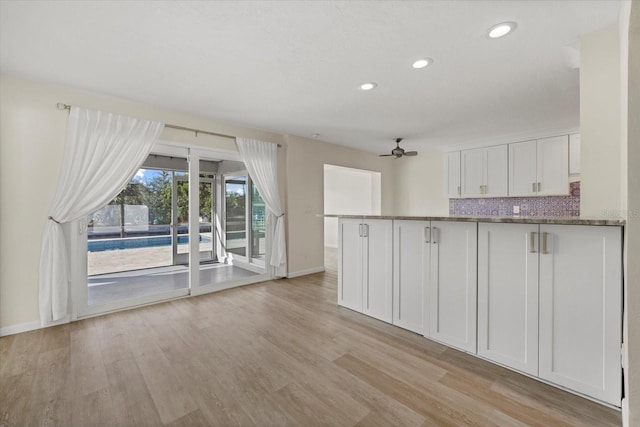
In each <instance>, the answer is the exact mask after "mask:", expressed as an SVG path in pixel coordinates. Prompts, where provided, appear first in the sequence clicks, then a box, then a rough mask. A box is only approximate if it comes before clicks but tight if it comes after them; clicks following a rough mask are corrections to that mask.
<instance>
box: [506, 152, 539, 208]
mask: <svg viewBox="0 0 640 427" xmlns="http://www.w3.org/2000/svg"><path fill="white" fill-rule="evenodd" d="M536 153H537V145H536V141H527V142H518V143H515V144H509V196H534V195H536V191H537V182H538V181H537V178H536V174H537V170H536Z"/></svg>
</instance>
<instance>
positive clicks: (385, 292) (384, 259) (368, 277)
mask: <svg viewBox="0 0 640 427" xmlns="http://www.w3.org/2000/svg"><path fill="white" fill-rule="evenodd" d="M363 226H364V240H363V242H364V245H365V247H364V262H365V266H364V267H365V268H364V278H363V285H364V294H363V298H364V300H363V301H362V312H363V313H364V314H367V315H369V316H371V317H375V318H376V319H380V320H384V321H385V322H389V323H392V321H393V317H392V309H393V295H392V292H393V221H391V220H386V219H367V220H365V221H364V225H363Z"/></svg>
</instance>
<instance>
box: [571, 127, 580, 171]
mask: <svg viewBox="0 0 640 427" xmlns="http://www.w3.org/2000/svg"><path fill="white" fill-rule="evenodd" d="M579 173H580V134H579V133H574V134H571V135H569V174H570V175H576V174H579Z"/></svg>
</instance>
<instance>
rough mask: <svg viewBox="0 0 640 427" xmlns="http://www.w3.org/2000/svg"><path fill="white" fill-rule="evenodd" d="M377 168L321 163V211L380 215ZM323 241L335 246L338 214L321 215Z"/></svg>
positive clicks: (379, 181)
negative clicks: (332, 216) (322, 174)
mask: <svg viewBox="0 0 640 427" xmlns="http://www.w3.org/2000/svg"><path fill="white" fill-rule="evenodd" d="M381 184H382V176H381V174H380V172H371V171H366V170H362V169H353V168H344V167H341V166H335V165H324V213H325V214H343V215H380V212H381V201H382V197H381V190H382V189H381ZM324 245H325V246H328V247H330V248H337V247H338V218H325V219H324Z"/></svg>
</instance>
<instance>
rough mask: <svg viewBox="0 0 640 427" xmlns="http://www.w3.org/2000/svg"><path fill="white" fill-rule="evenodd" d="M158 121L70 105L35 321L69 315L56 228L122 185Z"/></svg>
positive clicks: (65, 268)
mask: <svg viewBox="0 0 640 427" xmlns="http://www.w3.org/2000/svg"><path fill="white" fill-rule="evenodd" d="M163 128H164V124H163V123H160V122H154V121H150V120H142V119H136V118H132V117H127V116H122V115H117V114H112V113H104V112H100V111H93V110H88V109H84V108H78V107H71V111H70V113H69V121H68V123H67V139H66V144H65V149H64V150H65V151H64V159H63V163H62V171H61V173H60V179H59V181H58V189H57V192H56V195H55V197H54V200H53V206H52V207H51V210H50V216H49V221H48V222H47V225H46V226H45V230H44V235H43V238H42V251H41V257H40V280H39V281H40V291H39V305H40V321H41V323H42V325H43V326H45V325H47V324H49V323H51V322H52V321H56V320H60V319H62V318H64V317H66V316H67V315H69V303H68V302H69V288H70V286H69V285H70V283H69V280H70V278H69V257H68V254H67V245H66V242H65V237H64V233H63V229H62V226H63V224H65V223H68V222H71V221H75V220H79V219H83V218H85V217H86V216H87V215H89V214H91V213H92V212H95V211H97V210H98V209H100V208H101V207H102V206H104V205H106V204H107V203H109V202H110V201H111V200H112V199H113V198H114V197H115V196H117V195H118V193H120V191H122V190H123V189H124V187H126V185H127V183H128V182H129V181H130V180H131V179H132V178H133V176H134V174H135V173H136V171H137V170H138V169H139V168H140V166H141V165H142V163H143V162H144V160H145V159H146V158H147V156H148V155H149V153H150V152H151V149H152V148H153V145H154V144H155V142H156V141H157V139H158V137H159V136H160V133H161V132H162V129H163Z"/></svg>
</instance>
